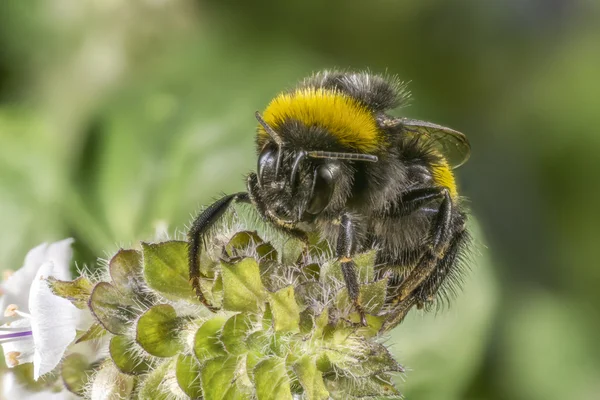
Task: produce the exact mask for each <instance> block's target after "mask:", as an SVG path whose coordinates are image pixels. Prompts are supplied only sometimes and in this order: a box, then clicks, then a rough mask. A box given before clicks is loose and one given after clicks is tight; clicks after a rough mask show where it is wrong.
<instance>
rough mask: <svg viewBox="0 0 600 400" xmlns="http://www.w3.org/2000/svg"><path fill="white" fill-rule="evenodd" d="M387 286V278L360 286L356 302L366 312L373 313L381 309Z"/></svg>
mask: <svg viewBox="0 0 600 400" xmlns="http://www.w3.org/2000/svg"><path fill="white" fill-rule="evenodd" d="M387 287H388V279H387V278H385V279H380V280H378V281H376V282H373V283H366V284H363V285H361V286H360V293H359V295H358V302H359V304H360V305H361V306H362V307H363V309H364V310H365V311H366V312H367V313H369V314H374V315H375V314H377V313H378V312H379V311H381V308H382V307H383V305H384V303H385V296H386V293H387Z"/></svg>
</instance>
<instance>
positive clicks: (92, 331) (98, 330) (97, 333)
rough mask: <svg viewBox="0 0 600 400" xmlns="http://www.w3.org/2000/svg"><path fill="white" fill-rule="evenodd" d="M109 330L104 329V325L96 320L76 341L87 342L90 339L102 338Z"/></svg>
mask: <svg viewBox="0 0 600 400" xmlns="http://www.w3.org/2000/svg"><path fill="white" fill-rule="evenodd" d="M107 333H108V331H107V330H106V329H104V327H103V326H102V325H101V324H100V323H98V322H94V323H93V324H92V325H91V326H90V327H89V329H88V330H87V331H85V332H83V334H81V336H79V338H78V339H77V340H76V341H75V343H81V342H87V341H88V340H95V339H100V338H101V337H102V336H104V335H106V334H107Z"/></svg>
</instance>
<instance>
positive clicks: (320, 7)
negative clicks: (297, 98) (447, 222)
mask: <svg viewBox="0 0 600 400" xmlns="http://www.w3.org/2000/svg"><path fill="white" fill-rule="evenodd" d="M599 9H600V4H599V3H598V2H594V1H591V0H588V1H585V0H548V1H544V0H506V1H500V0H498V1H491V0H490V1H476V0H458V1H452V2H449V1H442V0H429V1H419V0H407V1H390V0H375V1H370V2H366V1H348V0H346V1H341V0H333V1H328V2H323V1H316V0H309V1H307V0H304V1H302V0H293V1H280V2H269V1H265V0H258V1H253V2H244V1H238V2H236V1H223V0H221V1H216V0H215V1H191V0H181V1H175V0H130V1H124V0H123V1H121V0H86V1H82V0H43V1H42V0H38V1H30V0H28V1H12V0H11V1H4V2H2V4H1V5H0V226H1V229H0V266H1V267H2V268H12V269H16V268H18V267H19V266H20V265H21V263H22V260H23V256H24V254H25V253H26V251H27V250H28V249H29V248H31V247H32V246H34V245H36V244H37V243H39V242H42V241H50V240H57V239H60V238H63V237H65V236H73V237H75V238H76V240H77V244H76V259H77V261H78V263H79V265H83V264H87V265H90V266H94V265H95V264H96V257H97V256H101V257H106V256H107V255H108V254H110V253H112V252H113V251H114V250H116V249H117V248H118V247H119V246H125V245H130V244H132V243H135V242H136V241H138V240H140V239H149V238H152V237H153V236H154V234H155V231H156V230H157V229H161V227H164V226H165V224H168V227H169V228H168V230H169V232H170V233H171V234H172V235H178V234H180V233H181V232H183V231H185V225H186V224H187V223H189V221H190V219H191V215H192V214H194V213H195V212H196V211H197V210H198V209H199V207H200V206H201V205H203V204H207V203H208V202H210V201H211V200H212V199H214V198H215V197H217V196H218V195H219V194H220V193H222V192H226V193H230V192H233V191H239V190H243V187H244V183H243V178H242V175H243V174H244V173H245V172H247V171H248V170H251V169H253V168H254V166H255V157H256V156H255V154H254V146H253V139H254V137H253V135H254V129H255V125H256V121H255V120H254V116H253V112H254V111H255V110H258V109H262V108H263V107H264V106H265V105H266V103H267V102H268V100H269V99H270V98H271V97H272V96H274V95H275V94H276V93H277V92H278V91H280V90H282V89H285V88H289V87H291V86H293V85H294V84H295V82H296V81H298V80H299V79H301V78H302V77H304V76H306V75H308V74H310V73H311V72H313V71H316V70H319V69H322V68H331V67H342V68H347V67H350V68H356V69H364V68H369V69H371V70H372V71H377V72H384V71H388V72H390V73H394V74H398V75H399V76H400V77H401V78H402V79H404V80H407V81H411V84H410V89H411V90H412V92H413V99H414V100H413V102H412V105H411V106H410V107H409V108H406V109H404V110H402V112H403V114H404V115H406V116H410V117H413V118H420V119H425V120H430V121H434V122H438V123H441V124H445V125H448V126H451V127H454V128H456V129H458V130H461V131H463V132H465V133H466V134H467V135H468V136H469V138H470V140H471V143H472V147H473V153H472V158H471V160H470V162H469V163H468V164H467V165H466V166H464V167H463V168H461V169H460V170H458V176H459V181H460V183H461V188H462V192H463V194H465V195H466V196H468V197H470V199H471V201H470V205H471V208H472V210H473V214H474V216H476V217H477V220H478V224H477V225H478V227H477V226H474V229H476V230H477V232H479V233H478V243H479V246H478V247H479V253H480V255H478V256H477V257H476V260H475V262H474V264H473V267H472V273H471V274H470V275H469V277H468V279H467V280H466V285H465V290H464V293H463V294H461V295H460V296H459V298H458V299H457V301H456V302H455V304H454V305H453V306H452V307H451V308H450V310H447V311H444V312H440V313H438V314H437V315H432V314H428V315H423V314H419V313H417V312H413V315H411V316H410V318H409V319H408V320H407V321H406V323H405V324H403V325H402V326H401V327H400V328H398V329H397V331H395V332H394V333H393V334H392V335H391V337H390V339H389V341H388V343H389V344H390V345H391V346H393V347H392V348H393V351H394V352H395V353H396V355H397V356H398V358H399V360H400V361H401V362H402V363H403V364H405V365H406V366H407V368H408V369H409V372H408V374H407V375H406V377H405V379H404V382H403V383H402V382H401V386H402V389H403V391H404V392H405V393H406V398H407V399H443V400H446V399H450V400H452V399H473V400H474V399H515V400H519V399H527V400H530V399H531V400H536V399H540V400H541V399H544V400H552V399H577V400H579V399H598V398H599V396H600V346H598V343H597V338H598V331H599V329H600V318H599V317H600V290H599V288H598V286H599V285H600V262H599V261H598V246H600V242H599V239H600V229H599V228H598V226H599V223H600V211H599V210H600V207H599V206H598V205H599V204H600V184H599V182H600V178H599V174H600V162H599V160H600V132H599V129H600V18H599V17H600V13H599V11H600V10H599Z"/></svg>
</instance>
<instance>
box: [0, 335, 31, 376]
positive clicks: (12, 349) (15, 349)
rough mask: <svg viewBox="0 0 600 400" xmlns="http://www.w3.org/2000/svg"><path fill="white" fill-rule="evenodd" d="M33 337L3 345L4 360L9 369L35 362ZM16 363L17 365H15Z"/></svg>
mask: <svg viewBox="0 0 600 400" xmlns="http://www.w3.org/2000/svg"><path fill="white" fill-rule="evenodd" d="M33 349H34V344H33V337H31V336H30V337H27V338H24V339H19V340H13V341H10V342H6V343H2V350H3V351H4V360H6V365H7V366H8V368H13V367H16V366H17V365H21V364H26V363H30V362H33V353H34V352H33ZM14 361H16V363H14Z"/></svg>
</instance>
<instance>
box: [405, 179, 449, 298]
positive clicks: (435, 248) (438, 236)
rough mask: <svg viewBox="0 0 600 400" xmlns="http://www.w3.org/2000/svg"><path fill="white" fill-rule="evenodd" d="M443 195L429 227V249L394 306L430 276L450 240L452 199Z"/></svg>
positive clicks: (445, 191)
mask: <svg viewBox="0 0 600 400" xmlns="http://www.w3.org/2000/svg"><path fill="white" fill-rule="evenodd" d="M443 195H444V200H442V203H441V204H440V207H439V210H438V212H437V215H436V217H435V219H434V221H433V224H432V226H431V231H430V243H429V247H428V249H427V251H426V252H425V254H423V256H422V257H421V259H420V260H419V263H418V264H417V265H416V266H415V268H414V269H413V270H412V271H411V273H410V275H408V277H407V278H406V279H405V280H404V281H403V282H402V284H401V285H400V288H399V293H398V296H397V298H396V300H395V301H394V303H395V304H397V303H399V302H401V301H402V300H404V299H406V298H407V297H408V296H410V295H411V293H412V292H413V291H414V290H415V289H416V288H417V287H419V286H420V285H421V284H422V283H423V282H424V281H425V280H426V279H427V278H428V277H429V275H431V273H432V271H433V270H434V269H435V267H436V265H437V263H438V260H439V259H440V258H442V256H443V252H444V251H445V249H446V247H447V246H448V243H449V241H450V239H451V235H450V234H451V229H450V228H451V222H452V199H451V198H450V194H449V193H448V190H444V191H443Z"/></svg>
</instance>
